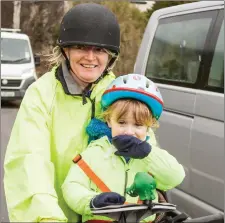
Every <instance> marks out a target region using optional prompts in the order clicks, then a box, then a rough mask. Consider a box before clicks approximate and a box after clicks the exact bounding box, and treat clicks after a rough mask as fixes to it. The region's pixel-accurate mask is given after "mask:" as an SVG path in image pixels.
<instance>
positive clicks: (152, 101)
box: [101, 74, 163, 120]
mask: <svg viewBox="0 0 225 223" xmlns="http://www.w3.org/2000/svg"><path fill="white" fill-rule="evenodd" d="M125 98H130V99H136V100H138V101H142V102H143V103H145V104H146V105H147V106H148V107H149V109H150V110H151V112H152V114H153V116H154V117H155V118H156V119H157V120H158V119H159V117H160V115H161V113H162V111H163V99H162V96H161V94H160V92H159V90H158V88H157V86H156V85H155V83H154V82H152V81H151V80H149V79H148V78H147V77H145V76H143V75H140V74H127V75H123V76H120V77H118V78H116V79H115V80H114V81H113V82H112V83H111V84H110V85H109V86H108V87H107V89H106V91H105V92H104V93H103V96H102V101H101V103H102V107H103V109H106V108H107V107H109V106H110V105H111V104H112V103H113V102H115V101H117V100H119V99H125Z"/></svg>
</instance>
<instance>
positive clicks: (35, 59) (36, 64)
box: [34, 55, 41, 66]
mask: <svg viewBox="0 0 225 223" xmlns="http://www.w3.org/2000/svg"><path fill="white" fill-rule="evenodd" d="M34 64H35V66H40V64H41V58H40V56H38V55H34Z"/></svg>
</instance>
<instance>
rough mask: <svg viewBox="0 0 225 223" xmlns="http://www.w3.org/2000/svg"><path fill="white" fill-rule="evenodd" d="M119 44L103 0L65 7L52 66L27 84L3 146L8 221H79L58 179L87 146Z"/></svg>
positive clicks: (115, 29) (64, 175)
mask: <svg viewBox="0 0 225 223" xmlns="http://www.w3.org/2000/svg"><path fill="white" fill-rule="evenodd" d="M119 48H120V29H119V25H118V22H117V20H116V17H115V15H114V14H113V13H112V12H111V11H110V10H108V9H107V8H105V7H104V6H101V5H99V4H92V3H86V4H79V5H77V6H75V7H73V8H72V9H70V10H69V11H68V12H67V13H66V14H65V16H64V18H63V19H62V22H61V25H60V31H59V38H58V48H57V49H56V50H55V52H56V55H55V58H53V60H52V61H53V62H54V61H56V62H57V63H58V65H56V66H54V67H53V68H52V70H51V71H49V72H47V73H46V74H44V75H43V76H42V77H41V78H39V79H38V80H37V81H36V82H35V83H34V84H32V85H31V86H30V87H29V89H28V90H27V92H26V95H25V97H24V99H23V101H22V103H21V106H20V109H19V112H18V115H17V118H16V121H15V124H14V127H13V130H12V133H11V137H10V140H9V144H8V147H7V151H6V156H5V162H4V168H5V175H4V187H5V194H6V201H7V207H8V212H9V219H10V221H13V222H15V221H17V222H25V221H30V222H47V221H50V222H52V221H64V222H66V221H70V222H78V221H79V218H78V215H77V214H76V213H74V212H73V211H72V210H71V209H70V208H69V207H68V206H67V204H66V203H65V201H64V199H63V196H62V192H61V185H62V183H63V181H64V179H65V177H66V174H67V172H68V170H69V168H70V165H71V160H72V158H73V157H74V155H76V154H79V153H80V152H82V151H83V150H84V149H85V148H86V147H87V144H88V136H87V134H86V131H85V129H86V126H87V124H88V123H89V122H90V120H91V119H92V118H93V117H95V116H96V115H98V114H99V113H100V112H101V107H100V100H101V96H102V93H103V92H104V90H105V88H106V87H107V86H108V85H109V83H111V82H112V80H114V78H115V76H114V75H113V73H112V72H111V69H112V68H113V66H114V64H115V61H116V59H117V57H118V55H119ZM61 58H63V59H61ZM59 60H60V62H59Z"/></svg>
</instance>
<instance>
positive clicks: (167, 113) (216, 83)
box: [134, 1, 225, 217]
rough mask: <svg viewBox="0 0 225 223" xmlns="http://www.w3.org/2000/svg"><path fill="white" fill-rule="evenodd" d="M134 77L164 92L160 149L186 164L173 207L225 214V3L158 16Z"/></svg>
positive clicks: (147, 34)
mask: <svg viewBox="0 0 225 223" xmlns="http://www.w3.org/2000/svg"><path fill="white" fill-rule="evenodd" d="M134 73H141V74H143V75H146V76H147V77H149V78H150V79H152V80H153V81H154V82H156V83H157V85H158V86H159V88H160V91H161V93H162V96H163V99H164V102H165V107H164V111H163V114H162V117H161V119H160V128H159V129H158V130H157V132H156V136H157V137H158V141H159V144H160V146H161V147H162V148H164V149H166V150H168V151H169V152H170V153H171V154H172V155H174V156H175V157H176V158H177V159H178V161H179V162H180V163H181V164H183V166H184V168H185V172H186V178H185V180H184V182H183V183H182V184H181V185H180V186H178V187H177V188H176V189H174V190H171V192H169V193H168V195H169V199H170V200H169V201H170V202H171V203H175V204H177V207H178V209H179V210H180V211H182V212H186V213H187V214H189V215H190V216H191V217H201V216H206V215H210V214H215V213H218V212H221V213H222V212H223V211H224V176H225V168H224V164H225V158H224V1H199V2H195V3H188V4H183V5H178V6H173V7H168V8H164V9H160V10H157V11H155V12H154V13H153V14H152V16H151V18H150V20H149V22H148V25H147V27H146V30H145V33H144V36H143V40H142V43H141V46H140V49H139V52H138V56H137V59H136V63H135V68H134Z"/></svg>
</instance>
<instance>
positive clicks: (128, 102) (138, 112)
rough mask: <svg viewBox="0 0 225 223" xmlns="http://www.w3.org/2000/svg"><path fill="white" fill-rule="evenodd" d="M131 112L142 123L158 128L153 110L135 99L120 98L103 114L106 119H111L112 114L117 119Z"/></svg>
mask: <svg viewBox="0 0 225 223" xmlns="http://www.w3.org/2000/svg"><path fill="white" fill-rule="evenodd" d="M129 112H132V114H133V117H134V119H135V121H136V122H137V123H139V124H140V125H146V126H148V127H151V128H157V127H158V122H157V120H156V119H155V118H154V117H153V116H152V112H151V111H150V110H149V108H148V106H147V105H146V104H145V103H143V102H141V101H138V100H134V99H120V100H118V101H115V102H114V103H113V104H112V105H110V106H109V107H108V108H107V109H106V110H105V111H104V112H103V114H102V117H103V119H104V120H105V121H109V120H110V118H111V117H112V115H113V116H114V117H115V119H116V121H118V120H120V119H123V118H124V117H125V116H126V115H127V114H128V113H129Z"/></svg>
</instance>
